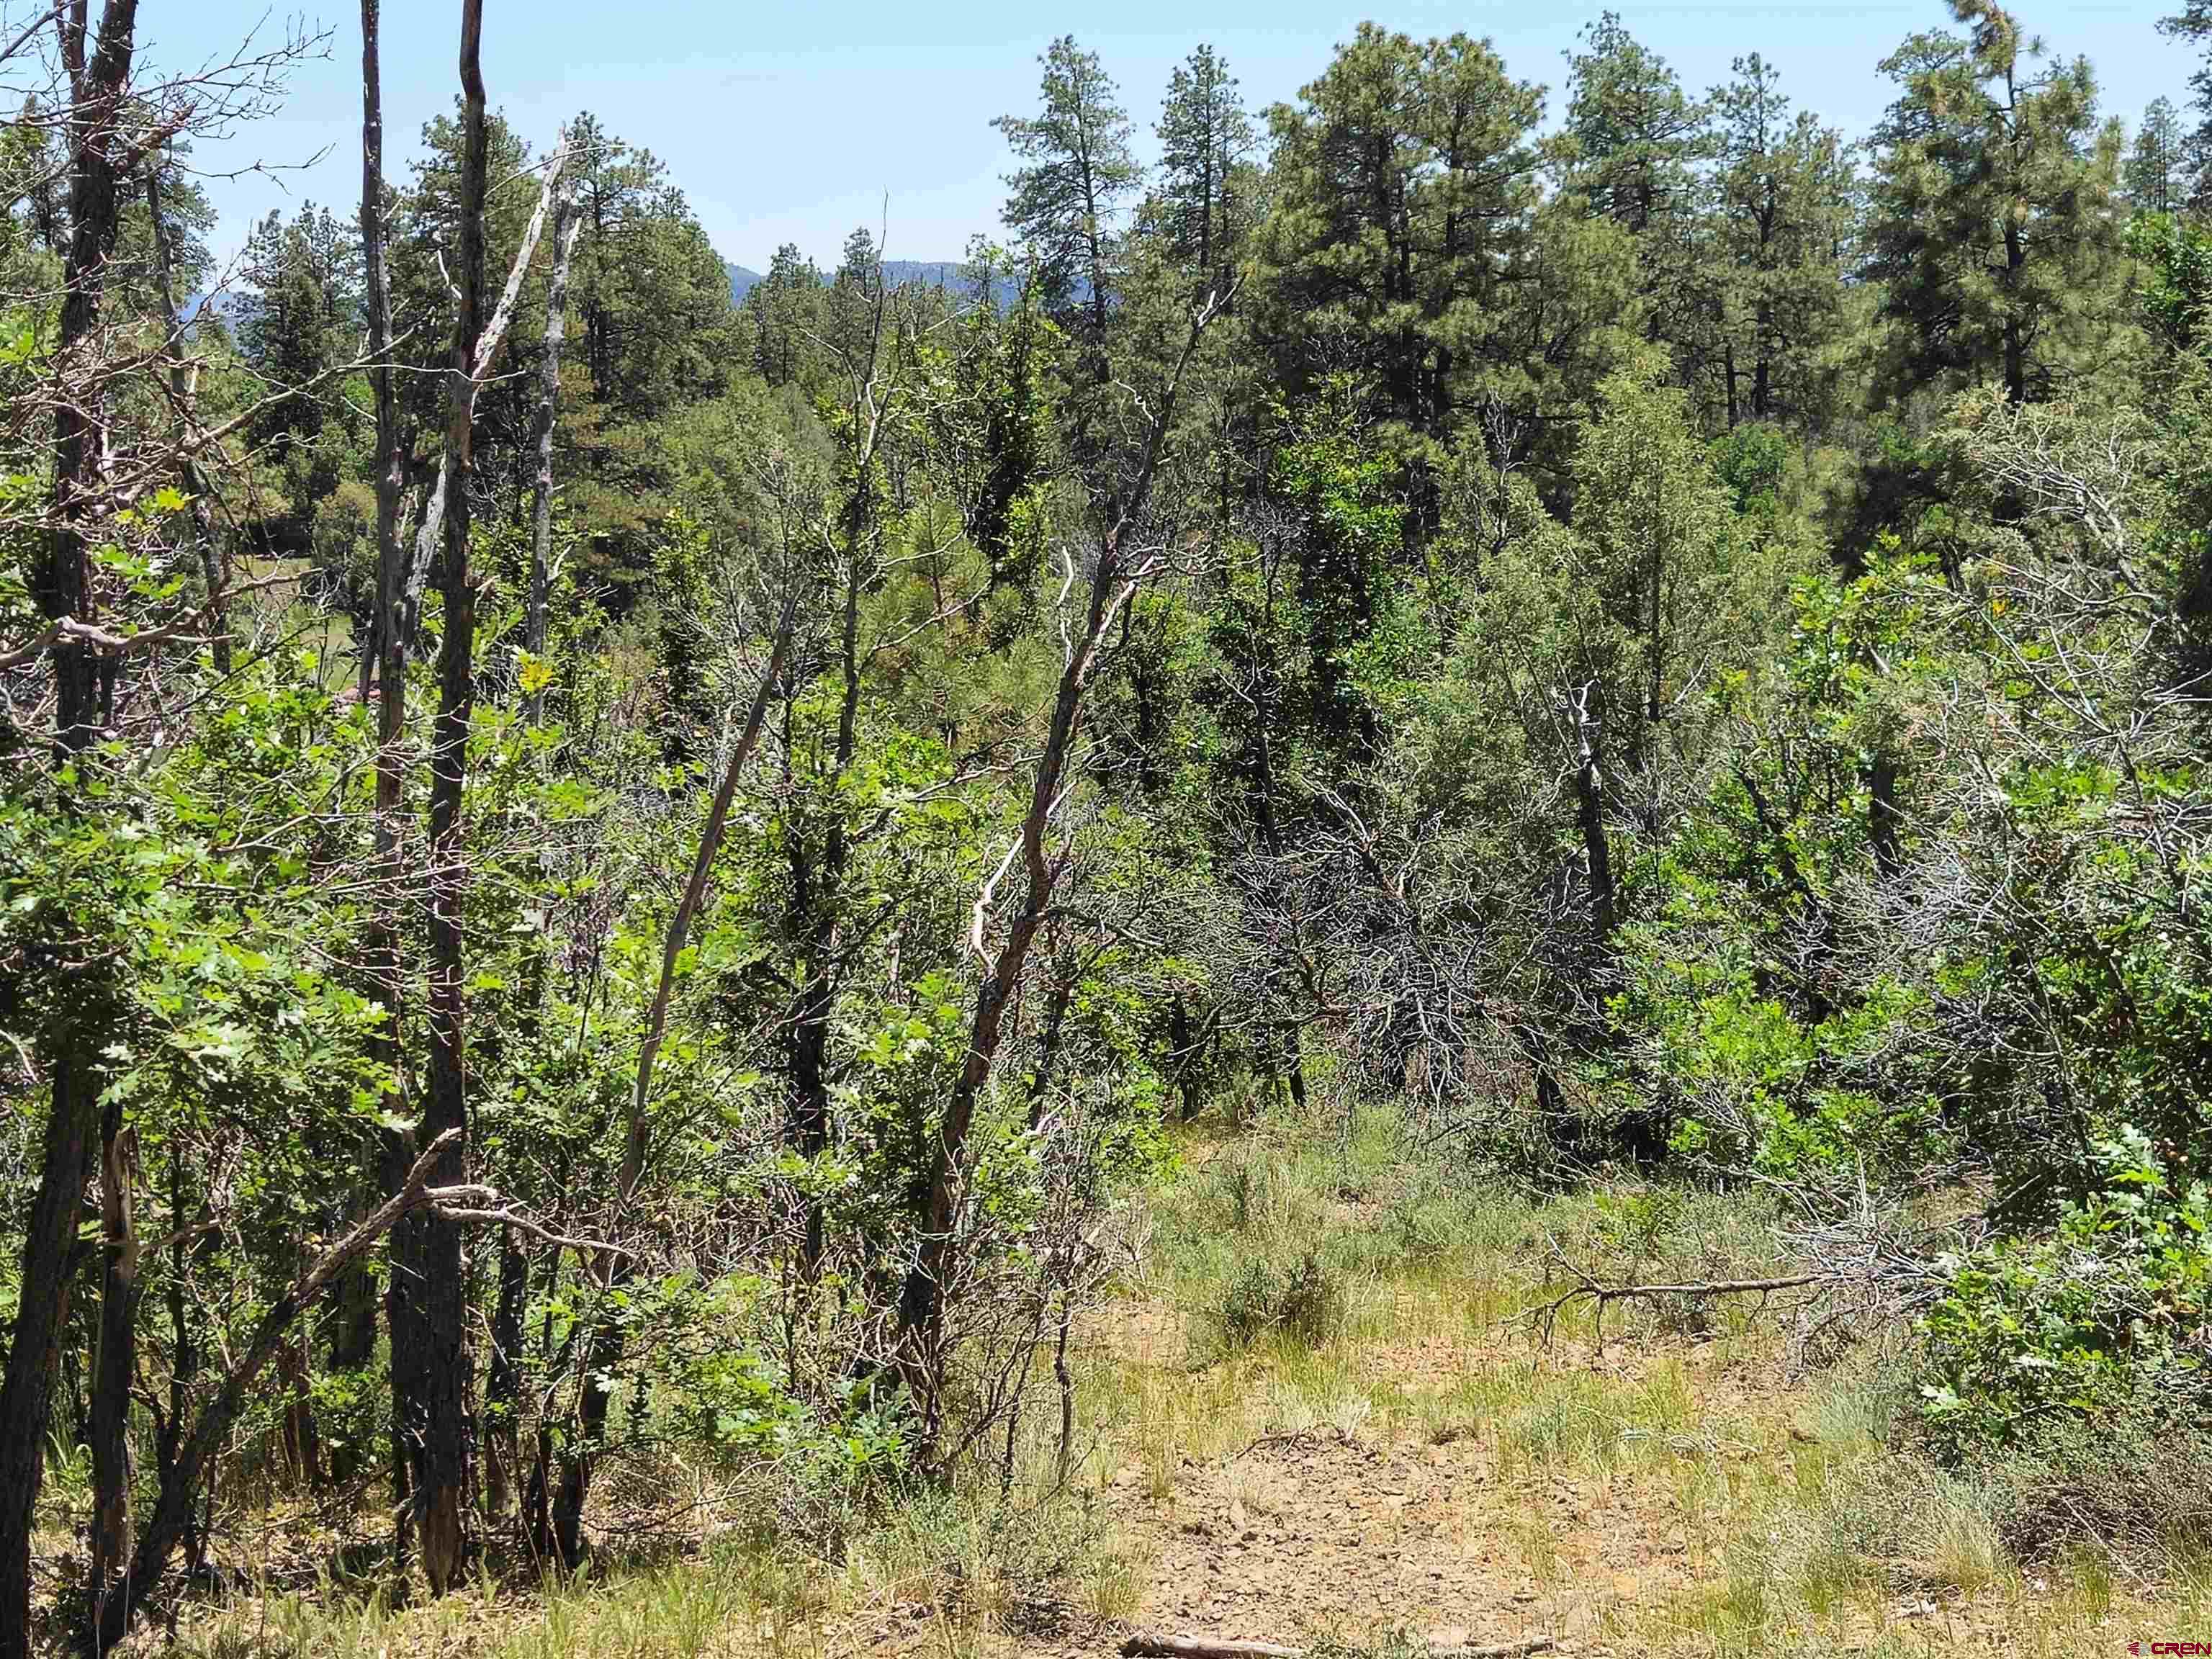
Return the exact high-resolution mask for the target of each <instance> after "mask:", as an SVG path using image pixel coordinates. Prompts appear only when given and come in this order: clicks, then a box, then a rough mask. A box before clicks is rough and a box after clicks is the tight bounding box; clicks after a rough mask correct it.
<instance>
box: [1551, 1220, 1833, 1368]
mask: <svg viewBox="0 0 2212 1659" xmlns="http://www.w3.org/2000/svg"><path fill="white" fill-rule="evenodd" d="M1552 1255H1553V1259H1554V1260H1556V1261H1558V1262H1559V1265H1560V1266H1562V1267H1565V1269H1566V1270H1567V1271H1568V1272H1569V1273H1572V1274H1573V1275H1574V1276H1575V1279H1576V1283H1575V1285H1574V1286H1573V1287H1572V1288H1571V1289H1570V1290H1569V1291H1567V1293H1566V1294H1565V1296H1561V1297H1554V1298H1553V1300H1551V1301H1549V1302H1547V1303H1543V1304H1540V1305H1539V1306H1537V1307H1534V1308H1532V1309H1531V1310H1529V1311H1528V1318H1529V1319H1530V1320H1531V1321H1532V1322H1541V1324H1542V1326H1543V1328H1544V1340H1545V1341H1546V1342H1547V1343H1548V1342H1549V1341H1550V1340H1552V1330H1553V1327H1554V1326H1555V1325H1557V1324H1558V1323H1559V1315H1560V1314H1561V1313H1563V1312H1564V1311H1565V1310H1566V1309H1567V1308H1569V1307H1570V1306H1571V1305H1572V1304H1575V1303H1576V1302H1578V1301H1582V1300H1583V1299H1585V1298H1587V1299H1588V1300H1589V1301H1590V1302H1591V1303H1592V1304H1595V1307H1596V1310H1597V1320H1596V1331H1595V1336H1596V1344H1597V1351H1598V1352H1600V1353H1603V1352H1605V1310H1606V1309H1607V1306H1608V1305H1610V1304H1613V1303H1615V1302H1634V1301H1639V1300H1640V1301H1650V1300H1653V1299H1656V1297H1662V1296H1695V1297H1705V1296H1765V1295H1767V1294H1769V1293H1771V1292H1772V1291H1799V1290H1803V1289H1805V1288H1806V1287H1807V1286H1808V1285H1821V1284H1826V1283H1829V1282H1831V1281H1832V1280H1833V1279H1835V1277H1836V1275H1834V1274H1833V1273H1782V1274H1778V1275H1777V1276H1775V1277H1773V1278H1771V1279H1701V1280H1698V1281H1695V1282H1692V1283H1690V1284H1685V1285H1607V1284H1605V1283H1603V1282H1602V1281H1601V1280H1599V1279H1593V1278H1592V1277H1591V1276H1590V1275H1589V1273H1585V1272H1583V1269H1581V1268H1580V1267H1577V1266H1575V1264H1574V1263H1573V1262H1571V1261H1568V1260H1567V1258H1566V1255H1565V1253H1564V1252H1562V1251H1561V1250H1560V1249H1559V1245H1558V1244H1557V1243H1553V1246H1552Z"/></svg>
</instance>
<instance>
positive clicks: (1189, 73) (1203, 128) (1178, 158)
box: [1153, 46, 1255, 283]
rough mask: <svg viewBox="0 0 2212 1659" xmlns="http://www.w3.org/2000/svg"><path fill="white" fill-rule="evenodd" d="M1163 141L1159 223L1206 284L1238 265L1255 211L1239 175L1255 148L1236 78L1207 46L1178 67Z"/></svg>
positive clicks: (1165, 110)
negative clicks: (1246, 233) (1245, 236)
mask: <svg viewBox="0 0 2212 1659" xmlns="http://www.w3.org/2000/svg"><path fill="white" fill-rule="evenodd" d="M1153 130H1154V131H1155V132H1156V133H1157V134H1158V137H1159V141H1160V174H1159V182H1158V206H1157V210H1156V215H1155V216H1156V217H1157V219H1158V225H1159V228H1160V230H1161V231H1162V232H1163V234H1165V235H1166V237H1167V238H1168V240H1169V242H1170V245H1171V246H1173V248H1174V250H1175V256H1176V259H1177V260H1179V261H1180V262H1181V263H1182V264H1183V265H1184V266H1185V267H1187V268H1188V269H1189V270H1192V271H1193V272H1194V273H1196V280H1197V281H1198V282H1199V283H1206V282H1209V281H1212V280H1214V279H1215V278H1216V277H1217V276H1218V273H1219V272H1220V271H1221V270H1223V269H1224V268H1225V267H1227V266H1230V265H1232V264H1234V263H1235V261H1236V258H1237V251H1238V247H1239V244H1240V243H1241V241H1242V240H1243V234H1244V232H1245V230H1246V229H1247V228H1248V227H1249V223H1250V219H1251V214H1252V206H1253V204H1252V203H1251V202H1250V201H1249V199H1248V197H1249V188H1247V187H1243V185H1242V183H1241V180H1240V179H1239V178H1238V170H1239V168H1240V167H1242V166H1243V161H1244V158H1245V157H1246V156H1247V155H1249V154H1250V152H1251V149H1252V146H1253V143H1254V142H1255V137H1254V132H1253V127H1252V118H1251V116H1250V115H1249V113H1247V112H1246V111H1245V108H1244V105H1243V100H1241V99H1240V98H1239V97H1238V96H1237V77H1236V76H1233V75H1231V74H1230V72H1229V66H1228V64H1226V63H1225V62H1223V60H1222V58H1221V56H1220V54H1219V53H1218V52H1215V51H1214V50H1213V48H1212V46H1200V47H1199V48H1198V50H1197V51H1195V52H1192V53H1191V55H1190V56H1189V57H1188V58H1185V59H1184V60H1183V61H1182V63H1181V64H1177V65H1176V70H1175V72H1174V74H1173V75H1171V76H1170V77H1169V80H1168V95H1167V100H1166V102H1165V103H1164V104H1163V105H1162V106H1161V108H1160V118H1159V121H1158V125H1156V126H1155V128H1154V129H1153Z"/></svg>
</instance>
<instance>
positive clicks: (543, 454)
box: [523, 129, 584, 726]
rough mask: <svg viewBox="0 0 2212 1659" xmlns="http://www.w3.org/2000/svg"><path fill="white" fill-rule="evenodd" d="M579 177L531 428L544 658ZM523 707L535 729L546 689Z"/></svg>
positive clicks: (529, 620)
mask: <svg viewBox="0 0 2212 1659" xmlns="http://www.w3.org/2000/svg"><path fill="white" fill-rule="evenodd" d="M573 130H574V129H571V131H573ZM563 142H564V143H565V142H566V137H565V136H564V139H563ZM576 176H577V173H576V170H575V169H574V168H573V167H570V168H568V169H565V170H564V171H563V173H562V179H561V184H560V186H559V191H558V193H557V194H556V196H555V197H554V198H553V269H552V270H551V271H550V273H549V274H548V275H547V276H546V279H545V337H544V343H543V344H542V345H541V346H540V347H539V349H538V414H537V417H536V419H535V421H534V422H532V428H531V447H532V451H533V452H534V453H536V455H537V457H538V471H537V474H536V477H535V478H534V479H533V481H532V485H531V492H530V604H529V609H528V611H527V613H526V616H525V617H524V626H523V643H524V644H525V645H526V646H527V647H529V650H530V653H531V654H532V656H533V657H543V656H544V654H545V638H546V617H545V612H546V607H547V606H548V605H550V602H551V599H552V593H553V423H554V421H555V419H556V417H557V416H559V414H560V411H561V343H562V336H563V333H564V331H566V329H567V327H568V265H569V262H570V261H571V260H572V259H574V257H575V253H576V236H577V233H578V232H580V230H582V228H583V227H584V221H583V216H581V215H580V214H579V213H578V212H577V211H576V185H575V179H576ZM525 708H526V714H525V718H526V719H527V720H528V721H529V722H530V724H531V725H532V726H536V725H538V724H539V723H540V722H541V721H542V720H544V717H545V691H544V687H543V686H542V685H541V686H540V687H538V690H534V691H532V692H531V693H530V694H529V699H528V702H526V705H525Z"/></svg>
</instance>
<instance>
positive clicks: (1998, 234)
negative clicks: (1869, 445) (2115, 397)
mask: <svg viewBox="0 0 2212 1659" xmlns="http://www.w3.org/2000/svg"><path fill="white" fill-rule="evenodd" d="M1951 9H1952V14H1953V15H1954V16H1955V17H1956V18H1957V19H1958V20H1959V21H1960V22H1961V23H1964V24H1966V25H1968V26H1969V30H1968V33H1966V34H1965V35H1963V36H1962V35H1957V34H1950V33H1930V34H1924V35H1917V36H1915V37H1914V38H1913V39H1911V40H1908V41H1906V42H1905V45H1904V46H1902V47H1900V48H1899V50H1898V51H1897V52H1894V53H1893V54H1892V55H1891V56H1890V57H1889V58H1887V59H1886V60H1885V61H1884V64H1883V70H1884V71H1885V72H1886V73H1887V74H1889V75H1890V76H1893V78H1894V79H1896V80H1897V81H1898V82H1899V85H1900V86H1901V87H1902V88H1903V93H1902V95H1901V96H1900V97H1899V100H1898V101H1897V102H1896V103H1895V104H1894V105H1893V106H1892V107H1891V109H1890V112H1889V114H1888V116H1887V118H1886V119H1885V121H1884V123H1883V125H1882V126H1881V130H1880V131H1879V132H1878V133H1877V134H1876V143H1877V145H1878V147H1879V160H1878V161H1877V163H1876V167H1875V183H1874V191H1873V202H1872V210H1871V219H1870V223H1869V229H1868V243H1869V250H1868V251H1869V259H1868V264H1867V271H1868V274H1869V276H1873V277H1875V278H1876V279H1877V280H1879V281H1880V282H1881V283H1882V284H1883V294H1882V300H1881V315H1882V316H1883V318H1884V319H1886V320H1887V322H1888V324H1889V325H1890V328H1889V340H1888V343H1887V354H1886V355H1887V362H1885V364H1884V366H1883V374H1882V375H1881V388H1880V389H1881V392H1883V393H1884V394H1885V395H1886V396H1887V397H1889V398H1899V397H1901V396H1903V395H1904V394H1905V393H1906V392H1909V391H1912V390H1915V389H1917V388H1920V387H1923V386H1938V387H1941V386H1951V387H1957V386H1967V385H1972V384H1974V383H1977V382H1979V381H1983V380H1997V381H1999V382H2000V383H2002V386H2003V387H2004V390H2005V395H2006V397H2007V398H2008V399H2009V400H2010V401H2012V402H2014V403H2021V402H2024V401H2027V400H2029V399H2031V398H2047V397H2050V396H2051V395H2052V394H2053V393H2054V392H2056V390H2057V388H2058V387H2060V386H2063V385H2064V384H2065V383H2067V382H2068V381H2069V380H2073V379H2075V377H2078V376H2079V375H2081V374H2083V373H2085V372H2087V370H2089V369H2090V368H2093V367H2094V366H2095V365H2096V364H2097V363H2098V362H2100V361H2101V359H2102V357H2103V355H2104V353H2105V352H2106V349H2107V348H2108V346H2109V344H2110V343H2111V339H2112V331H2113V329H2114V327H2115V320H2116V319H2118V317H2119V316H2120V315H2121V314H2122V309H2123V308H2122V306H2121V303H2120V299H2119V284H2120V283H2121V282H2122V280H2123V276H2122V260H2121V255H2120V251H2119V246H2118V215H2117V213H2116V212H2115V205H2116V201H2115V198H2116V197H2117V194H2118V187H2119V159H2120V158H2119V149H2120V146H2119V138H2118V132H2117V131H2116V130H2114V129H2112V128H2110V127H2103V126H2100V124H2099V121H2098V118H2097V83H2096V77H2095V76H2093V74H2092V73H2091V71H2090V68H2089V64H2088V62H2087V59H2086V58H2073V59H2070V60H2067V61H2063V62H2057V63H2053V64H2049V65H2047V66H2044V67H2037V64H2036V60H2037V59H2039V58H2041V57H2042V55H2043V48H2042V46H2041V43H2040V42H2039V41H2035V40H2030V39H2028V38H2027V37H2025V36H2023V35H2022V34H2021V29H2020V25H2019V23H2018V22H2017V21H2015V19H2014V17H2013V16H2012V15H2011V14H2010V13H2008V12H2006V11H2003V10H2002V9H1999V8H1998V7H1997V6H1996V4H1994V3H1993V0H1952V7H1951Z"/></svg>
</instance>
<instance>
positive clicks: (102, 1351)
mask: <svg viewBox="0 0 2212 1659" xmlns="http://www.w3.org/2000/svg"><path fill="white" fill-rule="evenodd" d="M102 1117H103V1121H102V1123H101V1126H100V1262H101V1267H100V1348H99V1353H98V1357H97V1358H96V1360H95V1362H94V1368H93V1383H92V1492H93V1498H92V1581H91V1585H90V1589H91V1603H90V1605H91V1609H92V1615H93V1618H94V1620H95V1622H96V1621H97V1620H98V1619H99V1617H100V1610H101V1608H102V1607H104V1605H105V1604H106V1601H107V1598H108V1597H109V1596H110V1595H112V1594H114V1592H115V1589H116V1587H117V1585H118V1583H119V1581H120V1580H121V1577H122V1575H123V1571H124V1567H125V1565H126V1564H127V1563H128V1562H129V1560H130V1559H131V1384H132V1383H134V1382H135V1381H136V1380H137V1374H138V1346H137V1335H138V1294H139V1280H138V1227H137V1214H136V1211H135V1208H134V1206H135V1204H136V1201H137V1191H136V1186H137V1182H136V1179H135V1177H136V1176H137V1162H138V1149H137V1144H136V1139H135V1137H133V1136H131V1134H129V1133H126V1132H125V1129H124V1127H123V1107H122V1103H121V1102H119V1101H116V1102H111V1103H109V1104H108V1106H107V1108H106V1111H105V1112H104V1114H103V1115H102Z"/></svg>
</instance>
